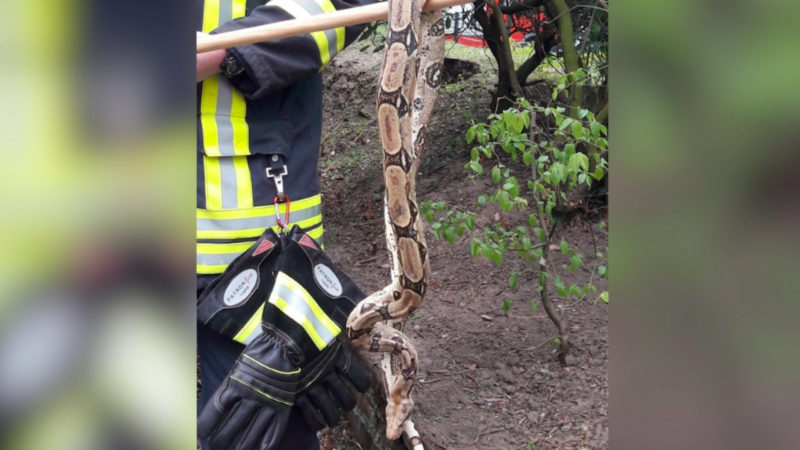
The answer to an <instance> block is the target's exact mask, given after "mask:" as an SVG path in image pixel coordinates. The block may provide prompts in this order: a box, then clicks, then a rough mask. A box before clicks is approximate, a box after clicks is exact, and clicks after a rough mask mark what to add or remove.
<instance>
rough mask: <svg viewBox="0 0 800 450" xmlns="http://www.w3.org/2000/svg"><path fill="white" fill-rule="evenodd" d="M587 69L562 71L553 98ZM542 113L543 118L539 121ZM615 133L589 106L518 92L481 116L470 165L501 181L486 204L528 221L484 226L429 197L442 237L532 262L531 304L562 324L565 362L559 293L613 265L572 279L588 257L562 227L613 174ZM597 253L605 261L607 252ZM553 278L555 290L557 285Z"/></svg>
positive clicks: (565, 294)
mask: <svg viewBox="0 0 800 450" xmlns="http://www.w3.org/2000/svg"><path fill="white" fill-rule="evenodd" d="M582 76H583V77H585V75H584V74H583V73H582V72H580V73H577V74H575V73H570V74H567V75H565V76H564V77H562V79H560V80H559V83H558V86H557V87H556V89H554V93H553V98H556V97H557V96H558V95H559V94H560V93H561V92H563V91H566V90H567V89H568V87H569V85H570V82H574V81H575V80H576V79H579V78H580V77H582ZM535 118H538V119H539V122H540V123H538V124H536V126H532V124H531V121H532V120H534V119H535ZM607 134H608V131H607V129H606V127H605V126H604V125H603V124H601V123H599V122H598V121H597V120H596V118H595V115H594V114H593V113H591V112H590V111H588V110H586V109H580V110H579V111H578V113H577V115H576V117H575V118H573V117H570V116H569V115H568V112H567V111H566V108H564V107H561V106H544V107H543V106H539V105H532V104H531V103H530V102H528V101H527V100H525V99H521V100H518V101H517V102H516V103H515V105H514V107H512V108H509V109H507V110H505V111H503V112H502V113H498V114H491V115H489V116H488V121H487V122H486V123H476V124H474V125H473V126H472V127H470V128H469V130H468V131H467V133H466V141H467V144H469V145H472V148H471V150H470V160H469V161H468V162H467V163H466V166H465V167H466V168H468V169H469V170H470V171H471V172H472V173H473V174H474V176H484V177H489V178H490V179H491V181H492V184H493V186H495V187H494V188H493V189H492V190H491V191H490V192H485V193H482V194H480V195H479V196H478V197H477V199H476V202H477V206H478V207H479V208H486V207H488V206H489V205H497V206H499V208H500V209H501V210H502V211H507V212H511V211H515V212H516V213H518V214H519V215H520V216H521V217H524V218H527V221H525V223H519V224H514V225H509V224H507V223H505V222H501V223H492V224H488V225H486V226H476V223H475V219H476V216H477V214H476V213H475V212H473V211H458V210H454V209H453V208H451V207H450V206H449V205H447V204H445V203H442V202H424V203H423V204H422V205H421V211H422V213H423V214H424V217H425V219H426V220H427V221H428V222H429V223H430V224H431V225H430V228H431V230H432V232H433V234H434V236H435V237H436V238H437V239H444V240H446V241H448V242H450V243H451V244H454V243H455V241H456V238H457V237H461V236H464V235H468V236H471V240H470V243H469V252H470V254H471V255H472V256H473V257H483V258H485V259H487V260H489V261H492V262H494V263H495V264H496V265H497V266H501V265H502V264H503V261H504V259H505V258H506V256H507V255H509V254H511V255H516V256H517V257H518V258H520V259H521V260H522V261H524V262H525V266H526V267H527V270H530V271H531V272H532V273H533V274H534V275H535V277H534V278H535V279H536V280H537V281H536V283H537V286H536V291H537V292H538V297H537V298H534V299H532V300H531V301H530V305H531V307H532V308H533V309H536V308H537V306H538V304H539V303H540V304H541V305H542V307H543V308H544V310H545V311H546V313H547V315H548V317H549V318H550V319H551V320H552V322H553V323H554V324H555V326H556V328H557V329H558V338H556V341H555V343H556V344H557V345H558V348H559V352H558V358H559V361H560V362H561V364H562V365H565V364H566V354H567V352H568V350H569V336H568V332H567V328H566V325H565V322H564V318H563V313H562V312H560V311H557V310H556V308H554V307H553V304H552V302H551V299H552V297H553V296H554V295H555V296H558V297H560V298H564V299H566V298H576V299H582V298H584V297H586V296H587V295H588V294H589V293H590V292H595V291H596V288H595V287H594V286H593V278H594V276H595V275H597V276H601V277H604V276H606V275H607V270H608V269H607V268H606V266H605V265H598V266H597V267H596V268H593V270H592V278H591V279H590V280H589V281H588V283H586V284H585V285H583V286H579V285H577V284H571V285H569V286H567V285H565V284H564V282H563V281H562V279H561V275H560V273H562V272H574V271H576V270H578V269H579V268H581V267H583V266H584V265H585V258H584V255H583V254H581V253H579V252H577V251H576V250H575V249H574V248H572V247H571V246H570V244H569V243H568V242H567V241H565V240H563V239H562V240H561V241H560V242H558V244H557V245H556V243H555V242H553V241H554V236H555V235H556V232H557V230H558V227H559V226H560V225H563V224H564V223H566V222H567V221H568V220H569V219H570V218H571V217H572V215H573V214H574V213H573V210H574V208H573V207H572V206H571V205H573V204H574V202H573V201H572V200H571V199H572V198H573V197H574V196H575V195H580V193H581V192H585V191H586V190H587V189H588V188H589V187H591V186H592V184H593V183H596V182H598V181H599V180H602V179H603V177H604V176H605V175H606V170H607V167H608V163H607V160H606V157H605V155H606V154H607V152H608V140H607ZM509 159H510V161H509ZM551 251H560V252H561V253H562V254H563V255H564V256H565V257H566V258H567V261H568V262H567V263H566V264H563V265H562V266H561V267H560V268H558V267H556V266H555V264H554V263H553V261H552V257H551ZM595 256H597V257H598V258H599V259H600V260H601V261H602V262H605V258H604V257H603V255H602V254H601V253H598V254H597V255H595ZM521 275H522V274H521V273H520V272H516V271H515V272H512V273H511V274H510V276H509V280H508V287H509V291H511V292H513V291H515V290H516V288H517V286H518V284H519V282H520V277H521ZM550 283H552V286H554V287H555V293H551V292H550V289H549V286H550ZM598 301H604V302H606V303H607V302H608V292H603V293H602V294H600V296H599V297H598ZM511 303H512V299H511V298H510V297H506V298H505V299H504V301H503V308H504V309H506V310H508V309H509V307H510V306H511Z"/></svg>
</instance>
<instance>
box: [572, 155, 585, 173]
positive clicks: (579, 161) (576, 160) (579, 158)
mask: <svg viewBox="0 0 800 450" xmlns="http://www.w3.org/2000/svg"><path fill="white" fill-rule="evenodd" d="M569 167H570V169H572V171H573V172H579V171H580V169H583V170H589V158H588V157H587V156H586V155H584V154H583V153H575V154H574V155H572V156H570V157H569Z"/></svg>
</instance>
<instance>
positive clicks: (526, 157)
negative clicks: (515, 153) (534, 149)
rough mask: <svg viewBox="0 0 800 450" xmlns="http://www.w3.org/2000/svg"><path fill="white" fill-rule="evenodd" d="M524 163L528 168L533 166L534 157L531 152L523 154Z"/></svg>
mask: <svg viewBox="0 0 800 450" xmlns="http://www.w3.org/2000/svg"><path fill="white" fill-rule="evenodd" d="M522 162H523V163H524V164H525V165H526V166H530V165H531V163H532V162H533V155H531V152H523V153H522Z"/></svg>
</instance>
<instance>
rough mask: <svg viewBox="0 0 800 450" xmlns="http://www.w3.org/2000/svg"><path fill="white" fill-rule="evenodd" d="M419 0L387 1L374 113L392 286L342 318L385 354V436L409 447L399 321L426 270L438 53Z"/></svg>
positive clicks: (433, 24)
mask: <svg viewBox="0 0 800 450" xmlns="http://www.w3.org/2000/svg"><path fill="white" fill-rule="evenodd" d="M424 4H425V2H424V0H389V20H388V35H387V39H386V52H385V54H384V59H383V64H382V66H381V71H380V78H379V82H378V100H377V117H378V127H379V130H380V138H381V147H382V150H383V176H384V182H385V196H384V219H385V224H386V243H387V248H388V250H389V254H390V258H391V261H392V270H391V283H390V284H389V285H388V286H386V287H385V288H383V289H382V290H380V291H378V292H375V293H373V294H372V295H370V296H368V297H367V298H365V299H364V300H363V301H361V303H359V304H358V305H357V306H356V308H355V309H354V310H353V312H352V313H351V314H350V317H349V318H348V321H347V330H348V336H349V337H350V339H351V341H352V342H353V345H354V346H355V347H356V348H358V349H360V350H361V351H369V352H381V353H383V354H384V355H383V361H382V370H383V373H384V379H383V386H384V389H385V391H386V392H385V393H386V396H387V406H386V422H387V423H386V436H387V437H388V438H389V439H398V438H399V437H400V436H401V435H402V433H403V432H405V433H406V435H407V437H408V438H409V439H410V440H411V443H412V445H413V446H414V448H415V449H418V448H422V446H421V444H420V441H419V435H418V434H417V432H416V430H415V429H414V424H413V423H412V422H411V421H410V420H408V418H409V416H410V415H411V410H412V409H413V406H414V401H413V400H412V399H411V389H412V387H413V385H414V381H415V379H416V376H417V351H416V349H415V348H414V345H413V343H412V342H411V340H410V339H409V338H408V337H407V336H406V335H405V334H404V333H403V332H402V331H401V330H402V328H403V324H404V322H405V318H406V317H407V316H408V314H410V313H411V312H412V311H414V310H415V309H416V308H417V307H418V306H419V305H420V303H421V302H422V299H423V298H424V296H425V290H426V287H427V281H428V278H429V275H430V268H429V264H428V247H427V245H426V242H425V233H424V229H423V224H422V218H421V217H420V214H419V208H418V204H417V196H416V181H415V180H416V174H417V171H418V169H419V163H420V157H421V155H422V150H423V147H424V145H425V140H426V137H427V132H428V123H429V122H430V119H431V116H432V113H433V109H434V104H435V103H436V98H437V96H438V87H439V84H440V83H441V74H442V61H443V58H444V20H443V19H442V12H441V11H440V10H437V11H433V12H422V7H423V6H424Z"/></svg>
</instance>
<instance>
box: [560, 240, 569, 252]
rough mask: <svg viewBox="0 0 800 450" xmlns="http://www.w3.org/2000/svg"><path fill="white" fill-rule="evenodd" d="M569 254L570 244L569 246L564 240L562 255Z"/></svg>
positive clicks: (562, 241)
mask: <svg viewBox="0 0 800 450" xmlns="http://www.w3.org/2000/svg"><path fill="white" fill-rule="evenodd" d="M567 253H569V244H567V241H565V240H563V239H562V240H561V254H563V255H566V254H567Z"/></svg>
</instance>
